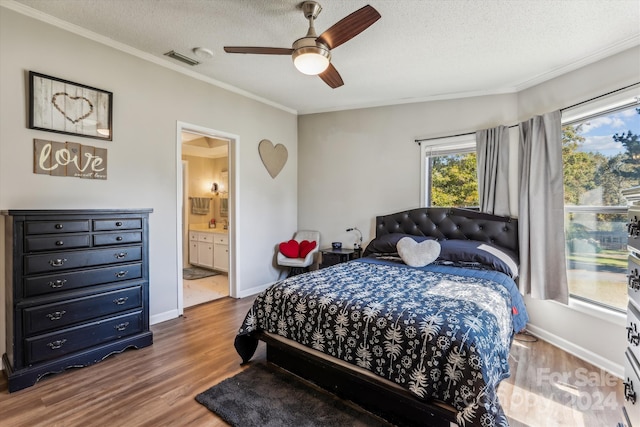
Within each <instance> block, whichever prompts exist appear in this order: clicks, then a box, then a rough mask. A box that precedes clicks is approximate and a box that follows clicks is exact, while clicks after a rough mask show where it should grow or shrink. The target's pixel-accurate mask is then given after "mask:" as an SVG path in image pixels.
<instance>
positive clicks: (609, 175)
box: [562, 109, 640, 206]
mask: <svg viewBox="0 0 640 427" xmlns="http://www.w3.org/2000/svg"><path fill="white" fill-rule="evenodd" d="M636 111H637V113H638V114H640V109H636ZM582 126H583V125H582V124H580V125H578V126H564V127H563V128H562V158H563V162H564V165H563V168H564V169H563V171H564V202H565V205H575V206H579V205H595V206H624V205H626V201H625V199H624V197H623V196H622V192H621V190H623V189H625V188H629V187H634V186H637V185H640V135H635V134H633V133H632V132H631V131H627V132H626V133H625V132H622V133H621V134H617V133H616V134H615V135H613V137H612V138H613V140H614V141H616V142H619V143H621V144H622V145H623V147H624V148H625V151H624V152H622V153H619V154H616V155H614V156H610V157H607V156H604V155H603V154H601V153H593V152H588V153H585V152H582V151H579V149H580V146H581V145H582V143H583V142H584V141H585V138H584V137H583V136H581V131H582Z"/></svg>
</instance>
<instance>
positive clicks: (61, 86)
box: [29, 71, 113, 141]
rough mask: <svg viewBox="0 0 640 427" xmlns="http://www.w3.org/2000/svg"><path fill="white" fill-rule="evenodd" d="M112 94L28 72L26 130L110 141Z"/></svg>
mask: <svg viewBox="0 0 640 427" xmlns="http://www.w3.org/2000/svg"><path fill="white" fill-rule="evenodd" d="M112 109H113V94H112V93H111V92H107V91H104V90H100V89H96V88H94V87H90V86H85V85H81V84H78V83H73V82H70V81H67V80H62V79H58V78H55V77H51V76H46V75H44V74H39V73H36V72H33V71H30V72H29V128H31V129H40V130H46V131H49V132H57V133H66V134H70V135H79V136H85V137H88V138H97V139H104V140H107V141H111V140H112V133H113V132H112V129H111V127H112V126H111V113H112Z"/></svg>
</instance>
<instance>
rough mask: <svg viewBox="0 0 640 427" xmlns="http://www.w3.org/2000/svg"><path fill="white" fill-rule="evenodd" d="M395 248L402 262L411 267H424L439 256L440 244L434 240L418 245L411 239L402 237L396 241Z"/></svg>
mask: <svg viewBox="0 0 640 427" xmlns="http://www.w3.org/2000/svg"><path fill="white" fill-rule="evenodd" d="M396 248H397V249H398V255H400V258H402V261H404V263H405V264H407V265H408V266H411V267H424V266H425V265H427V264H431V263H432V262H433V261H435V260H436V259H437V258H438V256H439V255H440V243H438V242H437V241H435V240H425V241H424V242H420V243H418V242H416V241H415V240H413V239H412V238H411V237H403V238H402V239H400V240H398V244H397V245H396Z"/></svg>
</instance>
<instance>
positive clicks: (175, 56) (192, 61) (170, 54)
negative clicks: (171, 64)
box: [165, 50, 199, 66]
mask: <svg viewBox="0 0 640 427" xmlns="http://www.w3.org/2000/svg"><path fill="white" fill-rule="evenodd" d="M165 55H166V56H168V57H169V58H173V59H176V60H178V61H180V62H184V63H185V64H189V65H192V66H193V65H198V64H199V62H198V61H196V60H195V59H191V58H189V57H188V56H184V55H181V54H179V53H178V52H176V51H174V50H172V51H169V52H167V53H165Z"/></svg>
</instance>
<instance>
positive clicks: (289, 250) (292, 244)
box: [278, 239, 315, 258]
mask: <svg viewBox="0 0 640 427" xmlns="http://www.w3.org/2000/svg"><path fill="white" fill-rule="evenodd" d="M314 243H315V242H314ZM278 249H280V253H281V254H282V255H284V256H286V257H287V258H298V253H299V252H300V245H299V243H298V242H297V241H296V240H293V239H291V240H289V241H288V242H282V243H280V246H279V247H278Z"/></svg>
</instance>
